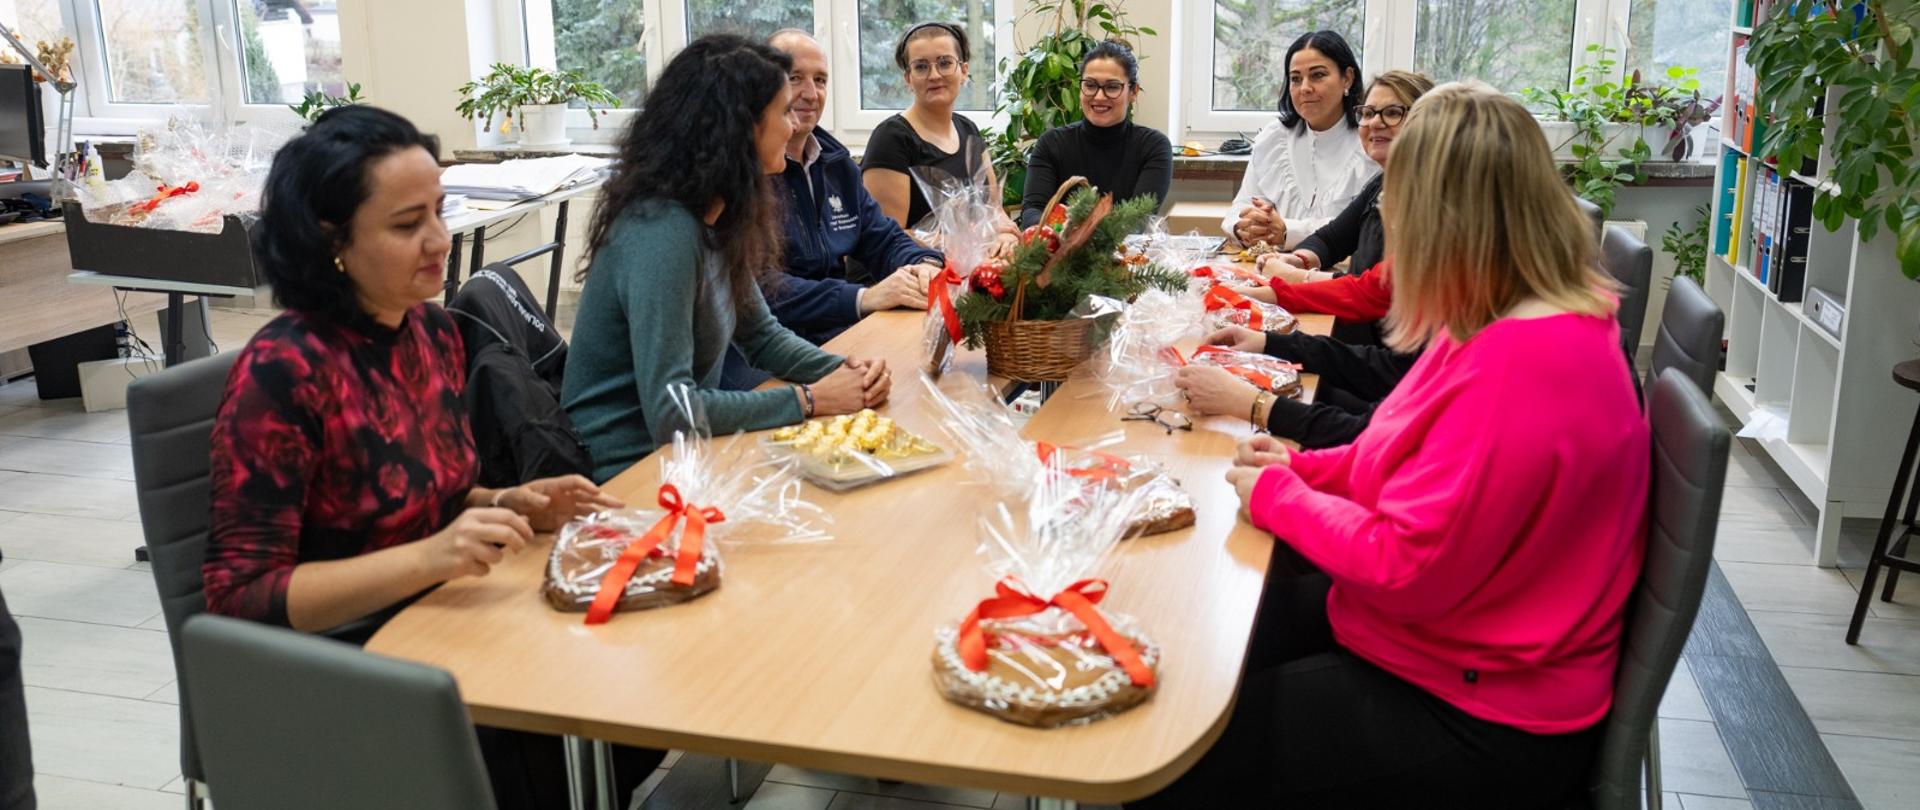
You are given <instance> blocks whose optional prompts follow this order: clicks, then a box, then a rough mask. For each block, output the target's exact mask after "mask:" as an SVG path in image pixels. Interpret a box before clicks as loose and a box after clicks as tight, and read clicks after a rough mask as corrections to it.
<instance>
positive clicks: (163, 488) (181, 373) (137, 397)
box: [127, 352, 239, 810]
mask: <svg viewBox="0 0 1920 810" xmlns="http://www.w3.org/2000/svg"><path fill="white" fill-rule="evenodd" d="M238 356H239V353H238V352H229V353H226V354H220V355H215V356H213V357H208V358H206V359H203V360H195V361H192V362H190V363H184V364H181V365H178V366H174V367H172V368H169V369H167V370H165V371H162V372H160V373H159V374H154V375H151V376H147V377H141V378H140V379H137V380H134V381H133V383H132V384H130V385H128V386H127V424H128V427H129V428H130V429H131V431H132V441H133V482H134V490H135V492H136V493H137V494H138V497H139V501H140V528H141V531H142V532H143V533H144V534H145V535H146V538H147V553H148V555H149V559H150V562H151V565H152V567H153V582H154V584H155V585H156V586H158V587H159V589H160V607H161V609H162V611H163V615H164V616H165V617H166V622H167V636H168V638H169V639H170V640H171V641H172V643H173V668H174V672H175V674H176V676H177V675H178V674H179V673H180V672H181V668H180V662H181V655H180V625H181V623H182V622H185V621H186V620H187V617H189V616H192V615H194V614H196V613H200V612H201V611H203V610H205V609H206V605H207V600H206V595H205V594H204V593H203V583H202V581H201V578H200V564H201V562H202V561H204V560H205V559H206V556H207V529H208V525H207V523H208V502H209V498H210V486H211V484H210V482H209V480H208V477H207V476H208V470H209V467H210V464H209V462H208V445H209V437H210V436H211V434H212V433H213V417H214V414H215V413H216V412H218V411H219V410H220V396H221V393H222V392H223V391H224V390H225V389H226V383H227V372H228V371H229V370H231V369H232V368H233V361H234V358H236V357H238ZM180 774H181V776H183V777H184V778H185V779H186V782H187V790H186V793H187V807H188V808H189V810H194V808H198V807H200V806H201V803H202V801H204V800H205V798H206V789H205V782H206V778H205V774H204V773H202V770H201V767H200V753H199V750H198V748H197V747H196V746H195V742H194V734H193V717H192V705H191V701H190V700H189V698H188V696H187V693H186V690H185V689H181V690H180Z"/></svg>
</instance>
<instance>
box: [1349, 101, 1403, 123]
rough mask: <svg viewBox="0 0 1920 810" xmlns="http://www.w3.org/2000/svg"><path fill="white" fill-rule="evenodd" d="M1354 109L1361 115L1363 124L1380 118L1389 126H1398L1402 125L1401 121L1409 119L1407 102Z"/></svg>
mask: <svg viewBox="0 0 1920 810" xmlns="http://www.w3.org/2000/svg"><path fill="white" fill-rule="evenodd" d="M1353 111H1354V113H1356V114H1358V115H1359V116H1360V123H1362V124H1364V123H1366V122H1368V121H1371V120H1373V119H1375V118H1378V119H1380V120H1381V121H1384V122H1386V125H1387V126H1390V127H1397V126H1400V122H1402V121H1405V120H1407V105H1405V104H1388V105H1387V106H1385V107H1372V106H1360V107H1355V108H1354V109H1353Z"/></svg>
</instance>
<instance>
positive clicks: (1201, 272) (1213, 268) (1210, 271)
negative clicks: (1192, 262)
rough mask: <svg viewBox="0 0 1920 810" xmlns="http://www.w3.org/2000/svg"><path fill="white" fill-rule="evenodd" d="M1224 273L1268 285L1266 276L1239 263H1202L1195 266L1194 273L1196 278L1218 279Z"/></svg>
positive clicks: (1263, 285)
mask: <svg viewBox="0 0 1920 810" xmlns="http://www.w3.org/2000/svg"><path fill="white" fill-rule="evenodd" d="M1222 273H1225V274H1227V275H1230V276H1233V277H1235V278H1240V279H1244V280H1247V281H1251V282H1253V283H1255V284H1258V285H1260V286H1262V287H1265V286H1267V277H1266V276H1263V275H1260V274H1259V273H1255V272H1253V271H1252V270H1248V269H1246V268H1244V267H1240V266H1238V265H1232V264H1208V265H1201V266H1200V267H1195V268H1193V275H1194V277H1195V278H1213V279H1217V278H1219V277H1220V275H1221V274H1222Z"/></svg>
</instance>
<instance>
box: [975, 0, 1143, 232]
mask: <svg viewBox="0 0 1920 810" xmlns="http://www.w3.org/2000/svg"><path fill="white" fill-rule="evenodd" d="M1027 14H1030V15H1039V16H1041V17H1046V16H1051V17H1052V26H1051V28H1049V29H1048V30H1047V32H1046V33H1045V34H1043V35H1041V37H1040V39H1039V40H1037V41H1035V42H1034V43H1033V44H1032V45H1029V46H1027V48H1026V49H1024V50H1022V51H1020V52H1019V53H1017V54H1014V55H1013V56H1011V57H1008V58H1005V59H1001V60H1000V70H999V73H1000V79H999V81H997V82H996V83H995V85H994V93H995V101H994V110H993V111H994V114H995V116H996V117H999V118H1003V119H1004V120H1006V122H1007V124H1006V127H1005V128H1003V129H1001V130H999V131H997V132H993V133H992V134H990V135H989V136H988V140H987V155H988V158H989V159H990V160H992V161H993V171H994V175H995V176H996V177H998V178H1000V187H1001V192H1002V195H1003V197H1004V200H1005V202H1006V204H1008V205H1018V204H1019V203H1020V195H1021V193H1022V192H1023V191H1024V190H1025V189H1026V184H1027V157H1028V155H1029V154H1030V153H1031V152H1032V150H1033V144H1034V142H1035V141H1037V140H1039V138H1040V136H1041V135H1042V134H1043V133H1045V132H1046V131H1047V130H1049V129H1053V128H1054V127H1060V126H1066V125H1067V124H1071V123H1073V122H1075V121H1078V120H1080V118H1081V115H1080V60H1081V59H1082V58H1084V57H1085V56H1086V55H1087V52H1088V51H1090V50H1093V47H1094V46H1095V45H1098V44H1100V42H1101V41H1102V40H1107V39H1118V40H1121V41H1123V42H1127V43H1128V44H1129V45H1131V44H1132V42H1133V40H1134V38H1137V37H1139V36H1141V35H1146V36H1155V35H1156V34H1155V32H1154V30H1153V29H1151V28H1145V27H1142V26H1136V25H1133V24H1131V23H1129V22H1127V17H1126V12H1125V10H1123V9H1121V8H1120V0H1110V2H1088V0H1043V1H1042V2H1037V3H1035V4H1034V5H1033V6H1032V7H1031V8H1029V9H1028V10H1027Z"/></svg>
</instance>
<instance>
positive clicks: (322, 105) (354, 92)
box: [287, 82, 367, 124]
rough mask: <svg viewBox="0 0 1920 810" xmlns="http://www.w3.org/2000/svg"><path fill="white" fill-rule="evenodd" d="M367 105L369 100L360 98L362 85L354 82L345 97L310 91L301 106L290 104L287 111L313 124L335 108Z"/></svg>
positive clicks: (302, 100) (301, 100)
mask: <svg viewBox="0 0 1920 810" xmlns="http://www.w3.org/2000/svg"><path fill="white" fill-rule="evenodd" d="M365 103H367V100H366V99H364V98H361V97H360V83H359V82H354V83H353V84H349V85H347V94H346V95H344V96H330V95H327V94H326V92H324V91H321V90H308V91H307V95H306V96H305V97H304V98H301V99H300V103H299V104H288V105H287V109H289V110H292V111H293V112H294V114H295V115H298V116H300V118H301V120H303V121H306V122H307V123H309V124H311V123H313V122H314V121H317V120H319V118H320V114H321V113H323V112H326V111H328V110H331V109H333V108H335V107H345V106H347V105H350V104H365Z"/></svg>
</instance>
